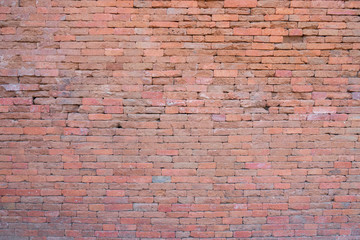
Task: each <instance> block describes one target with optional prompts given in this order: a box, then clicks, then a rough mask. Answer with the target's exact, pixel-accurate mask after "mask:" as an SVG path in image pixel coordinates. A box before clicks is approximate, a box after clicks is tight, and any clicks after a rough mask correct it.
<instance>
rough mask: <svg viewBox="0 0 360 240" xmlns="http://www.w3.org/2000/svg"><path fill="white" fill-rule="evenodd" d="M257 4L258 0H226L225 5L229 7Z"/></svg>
mask: <svg viewBox="0 0 360 240" xmlns="http://www.w3.org/2000/svg"><path fill="white" fill-rule="evenodd" d="M256 6H257V0H241V1H239V0H225V2H224V7H229V8H239V7H240V8H242V7H244V8H249V7H250V8H254V7H256Z"/></svg>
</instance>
